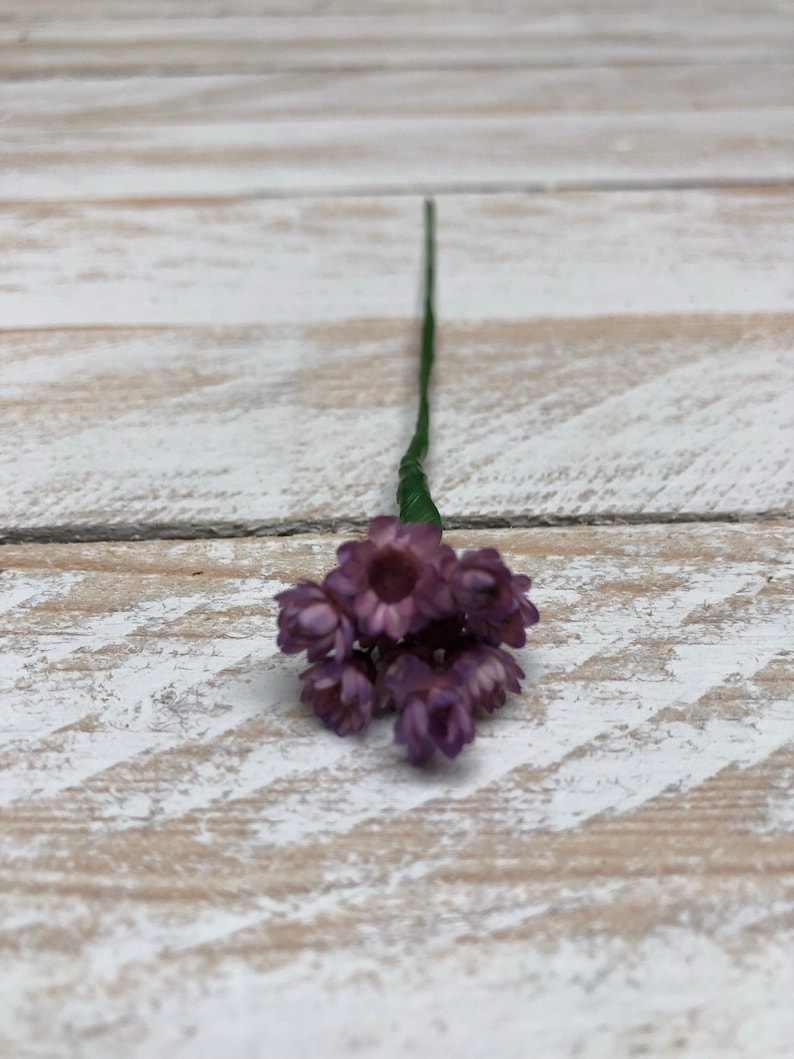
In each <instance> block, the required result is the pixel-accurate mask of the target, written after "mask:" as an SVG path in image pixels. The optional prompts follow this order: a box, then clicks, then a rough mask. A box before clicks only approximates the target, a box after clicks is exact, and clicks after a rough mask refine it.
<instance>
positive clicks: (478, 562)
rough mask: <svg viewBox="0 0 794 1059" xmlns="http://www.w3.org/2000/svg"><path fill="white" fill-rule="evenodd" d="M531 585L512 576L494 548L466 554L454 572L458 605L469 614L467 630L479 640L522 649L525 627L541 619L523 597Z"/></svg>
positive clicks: (524, 639) (454, 592)
mask: <svg viewBox="0 0 794 1059" xmlns="http://www.w3.org/2000/svg"><path fill="white" fill-rule="evenodd" d="M531 584H532V582H531V580H530V579H529V578H528V577H524V576H523V575H514V574H511V573H510V571H509V570H508V568H507V567H506V566H505V564H504V563H503V562H502V559H501V557H500V555H499V552H497V551H496V549H495V548H480V549H479V550H478V551H472V552H466V553H465V554H464V555H463V556H461V558H460V559H459V560H458V563H457V566H456V568H455V569H454V571H453V572H452V577H451V587H452V594H453V596H454V598H455V602H456V603H457V605H458V606H459V607H460V608H461V610H463V611H465V612H466V615H467V622H466V626H467V628H468V630H469V632H470V633H471V634H472V635H473V636H476V637H477V639H478V640H483V641H484V642H486V643H490V644H494V645H498V644H500V643H506V644H509V645H510V646H511V647H523V646H524V644H525V643H526V639H527V638H526V633H525V631H524V629H525V627H526V626H529V625H534V624H535V622H536V621H537V620H538V618H539V615H538V612H537V610H536V609H535V607H534V606H533V604H532V603H530V602H529V600H528V599H527V598H526V596H525V595H524V593H525V592H527V591H528V590H529V588H530V586H531Z"/></svg>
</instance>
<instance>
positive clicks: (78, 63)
mask: <svg viewBox="0 0 794 1059" xmlns="http://www.w3.org/2000/svg"><path fill="white" fill-rule="evenodd" d="M35 10H36V9H35V6H34V12H35ZM45 10H46V9H45ZM244 11H245V13H244V14H234V13H229V14H226V13H224V12H223V11H222V9H221V10H219V12H218V13H219V14H223V17H221V18H217V17H216V18H213V17H201V16H200V15H194V16H191V17H190V18H186V19H176V20H175V19H173V18H168V17H163V16H162V15H160V14H159V13H158V14H155V13H153V11H152V8H151V5H149V4H143V5H141V7H140V8H139V9H138V17H135V18H131V19H118V18H101V17H99V18H95V17H89V18H84V19H68V18H66V19H64V18H63V17H61V16H59V14H58V13H55V14H54V16H51V17H44V18H35V17H34V18H29V19H24V18H23V19H17V20H13V21H10V22H7V23H3V24H0V76H3V77H42V76H44V77H66V76H68V77H75V76H77V77H85V76H96V75H97V74H102V75H111V76H118V75H119V74H131V73H146V74H153V73H164V72H167V73H169V74H171V75H173V74H184V73H198V72H201V73H254V72H256V73H263V72H269V71H273V70H290V69H302V70H319V69H326V70H329V69H351V68H356V69H364V68H368V67H380V68H382V69H383V68H389V69H433V70H437V69H439V68H441V67H461V66H489V67H490V66H497V67H499V66H508V65H520V66H526V65H528V64H531V65H544V66H571V65H586V66H598V65H611V64H616V63H629V62H631V63H644V64H651V63H660V62H661V63H687V62H688V63H697V64H704V63H715V62H745V63H768V62H773V63H774V62H787V63H788V62H791V47H792V40H793V39H794V32H793V31H792V24H791V19H790V17H789V16H788V14H787V12H786V10H785V8H784V7H780V6H779V5H775V4H769V3H767V4H763V5H755V4H753V5H748V4H740V5H733V4H731V5H722V4H719V3H717V4H713V3H712V4H706V5H698V6H692V5H684V4H682V3H679V4H676V5H672V6H670V7H668V6H667V5H665V6H656V5H654V6H649V7H643V8H638V5H636V4H635V5H633V6H631V7H628V6H627V5H626V4H621V5H620V6H619V9H618V10H615V9H614V8H612V7H611V6H609V5H607V6H606V7H599V8H597V9H596V10H595V11H588V10H587V9H586V8H585V5H582V6H581V7H580V9H579V11H578V12H572V13H570V14H568V13H566V12H561V11H560V9H559V5H556V6H555V7H554V8H553V9H550V8H549V7H548V6H547V7H546V8H545V9H540V10H539V11H538V12H534V11H532V10H527V9H526V8H522V7H512V8H510V9H509V10H506V9H505V8H503V9H502V10H498V9H497V10H490V11H489V10H488V9H485V8H481V7H480V8H477V9H473V8H471V7H470V8H469V9H468V10H465V9H464V10H460V9H458V11H457V17H450V11H449V8H448V9H447V10H441V11H432V10H429V9H426V8H424V7H422V8H419V7H418V5H417V6H415V7H414V8H413V9H412V10H409V11H392V12H372V10H371V9H370V8H367V9H365V10H364V12H363V13H362V11H361V9H359V12H358V13H356V14H353V15H350V16H345V15H343V14H336V15H334V14H331V15H327V14H325V13H317V14H313V15H312V17H311V18H305V17H300V16H299V17H289V16H288V15H286V16H285V15H283V14H282V15H277V16H268V15H267V14H264V15H257V14H256V8H251V7H248V8H247V9H244Z"/></svg>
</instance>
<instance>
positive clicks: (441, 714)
mask: <svg viewBox="0 0 794 1059" xmlns="http://www.w3.org/2000/svg"><path fill="white" fill-rule="evenodd" d="M385 685H386V688H387V690H388V691H389V692H390V693H391V694H392V695H393V697H394V700H395V702H396V704H397V710H398V715H397V723H396V724H395V726H394V739H395V742H397V743H400V744H403V745H404V746H405V747H407V750H408V757H409V758H410V759H411V761H412V762H413V763H414V764H415V765H421V764H423V763H424V762H425V761H428V760H429V759H430V758H431V757H432V756H433V754H434V753H435V751H436V750H440V751H441V753H442V754H445V755H446V756H447V757H449V758H453V757H457V755H458V754H459V753H460V752H461V750H462V749H463V747H464V746H465V745H466V743H471V742H472V740H473V739H474V716H473V714H472V711H471V709H470V708H469V705H468V700H467V697H466V694H465V691H464V689H463V688H462V687H461V685H460V684H459V683H458V682H457V680H456V678H455V675H454V674H452V673H451V672H447V673H437V672H435V671H434V670H433V669H432V668H431V666H429V665H428V664H427V663H426V662H422V661H421V660H420V659H418V658H416V657H415V656H414V655H411V654H409V653H407V652H406V653H403V654H402V655H401V656H400V657H399V658H398V659H397V660H396V662H395V663H393V664H392V665H391V666H390V667H389V672H388V674H387V677H386V680H385Z"/></svg>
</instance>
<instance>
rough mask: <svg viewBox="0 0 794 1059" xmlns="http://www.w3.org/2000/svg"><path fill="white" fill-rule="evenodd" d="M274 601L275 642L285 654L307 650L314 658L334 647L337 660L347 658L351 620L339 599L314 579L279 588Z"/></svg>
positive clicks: (351, 638)
mask: <svg viewBox="0 0 794 1059" xmlns="http://www.w3.org/2000/svg"><path fill="white" fill-rule="evenodd" d="M276 602H277V603H278V604H279V605H280V607H281V610H280V612H279V616H278V630H279V631H278V645H279V647H280V648H281V650H282V651H283V652H284V654H288V655H295V654H299V653H300V652H301V651H306V656H307V658H308V659H309V661H310V662H316V661H317V660H318V659H320V658H323V657H324V656H325V655H326V654H328V653H329V652H330V651H332V650H333V652H334V655H335V656H336V660H337V661H338V662H341V661H342V659H344V658H347V657H348V656H349V654H350V651H351V649H352V647H353V624H352V622H351V620H350V618H349V617H348V615H347V614H346V613H345V610H344V608H343V606H342V605H341V603H340V602H339V600H337V599H335V598H334V596H333V595H332V593H330V592H329V591H328V590H327V589H326V588H324V587H323V586H322V585H318V584H317V583H316V581H302V582H301V583H300V584H299V585H296V586H295V588H288V589H286V590H285V591H284V592H279V594H278V595H277V596H276Z"/></svg>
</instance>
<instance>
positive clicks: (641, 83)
mask: <svg viewBox="0 0 794 1059" xmlns="http://www.w3.org/2000/svg"><path fill="white" fill-rule="evenodd" d="M792 70H794V68H792V67H783V66H772V67H770V66H767V65H759V66H748V67H737V66H706V67H703V68H698V67H659V68H654V67H650V68H649V67H645V66H628V67H622V68H610V69H596V70H581V69H573V70H563V71H558V70H537V69H535V70H533V69H518V70H495V71H494V70H488V71H470V70H467V71H461V70H454V71H419V72H417V71H398V72H394V71H380V70H378V71H363V72H362V71H351V72H344V73H341V74H340V73H333V74H328V73H314V74H307V73H304V74H283V75H271V76H268V77H203V78H169V77H161V78H146V77H143V78H134V79H119V80H109V81H95V80H89V81H85V80H83V81H81V80H76V81H68V80H66V81H62V82H59V83H58V87H57V90H56V88H55V87H54V86H53V84H52V83H51V82H50V81H43V82H36V81H34V82H28V81H24V82H17V83H6V84H4V85H3V84H0V109H1V110H2V111H3V112H4V118H5V120H4V122H3V126H2V133H0V162H2V163H3V168H4V170H5V172H4V173H3V175H2V177H0V197H2V198H3V199H6V200H30V199H39V198H43V199H49V200H56V201H63V200H73V199H75V198H100V199H109V198H115V199H118V198H125V197H134V198H142V197H158V196H166V197H173V196H183V197H191V196H206V195H239V194H252V193H256V194H283V193H287V192H312V193H316V192H318V191H323V190H324V191H334V192H338V191H345V192H348V193H349V192H350V191H351V190H358V191H361V190H362V189H366V190H370V191H373V190H378V191H395V190H405V189H416V188H418V187H423V188H426V189H432V188H435V189H449V188H451V187H452V188H458V189H460V188H466V187H471V188H473V189H481V188H483V187H484V186H490V187H502V188H504V187H505V186H507V187H509V186H516V185H530V186H531V185H542V186H548V185H554V186H557V187H568V186H582V185H585V184H590V185H601V184H614V183H618V184H626V183H632V182H634V183H649V182H650V183H652V182H657V183H658V182H668V183H669V182H675V181H683V182H694V181H701V182H702V181H723V182H725V181H750V182H752V183H756V184H757V183H759V182H760V181H763V180H783V179H789V178H793V177H794V107H792V105H791V100H792V87H794V73H792Z"/></svg>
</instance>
